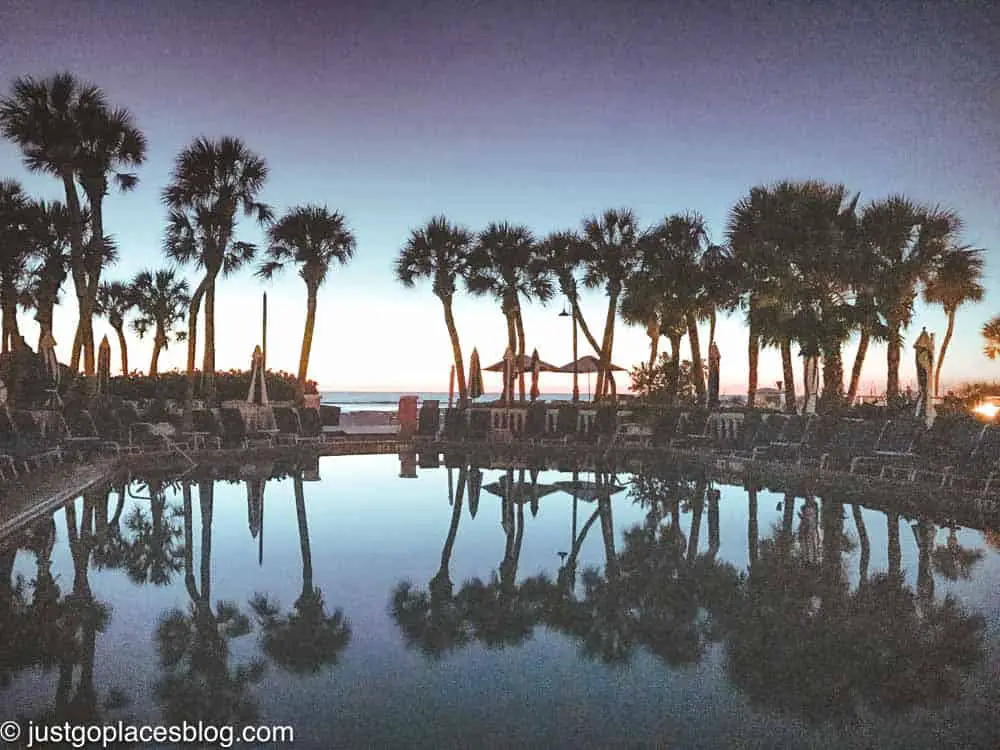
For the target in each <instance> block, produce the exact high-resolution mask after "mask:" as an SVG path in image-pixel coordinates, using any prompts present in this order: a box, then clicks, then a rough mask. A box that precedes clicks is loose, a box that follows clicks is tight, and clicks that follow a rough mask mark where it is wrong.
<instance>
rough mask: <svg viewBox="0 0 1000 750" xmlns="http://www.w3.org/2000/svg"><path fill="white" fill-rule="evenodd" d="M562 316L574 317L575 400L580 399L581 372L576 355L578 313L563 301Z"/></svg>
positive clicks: (560, 314)
mask: <svg viewBox="0 0 1000 750" xmlns="http://www.w3.org/2000/svg"><path fill="white" fill-rule="evenodd" d="M559 317H560V318H568V317H572V318H573V402H574V403H575V402H577V401H579V400H580V373H579V372H578V371H577V370H578V368H579V364H578V363H577V357H576V315H574V314H573V313H571V312H569V311H568V310H567V309H566V303H565V302H563V309H562V312H561V313H559Z"/></svg>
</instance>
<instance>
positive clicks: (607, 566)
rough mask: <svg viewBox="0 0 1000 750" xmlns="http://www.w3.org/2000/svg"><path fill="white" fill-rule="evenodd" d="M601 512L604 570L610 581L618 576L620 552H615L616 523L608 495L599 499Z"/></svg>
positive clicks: (598, 507)
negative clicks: (612, 515)
mask: <svg viewBox="0 0 1000 750" xmlns="http://www.w3.org/2000/svg"><path fill="white" fill-rule="evenodd" d="M597 509H598V510H599V511H600V514H601V539H602V540H603V541H604V571H605V578H606V579H607V580H608V581H614V580H616V579H617V577H618V554H617V553H616V552H615V524H614V520H613V519H612V517H611V500H609V499H608V498H606V497H603V498H601V499H600V500H598V501H597Z"/></svg>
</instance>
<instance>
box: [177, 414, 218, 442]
mask: <svg viewBox="0 0 1000 750" xmlns="http://www.w3.org/2000/svg"><path fill="white" fill-rule="evenodd" d="M178 435H179V437H181V438H182V439H183V440H185V441H186V442H188V443H189V444H190V445H191V446H192V447H193V448H195V449H196V450H197V449H198V448H203V447H206V446H209V445H211V446H212V447H213V448H216V449H218V448H221V447H222V425H221V424H219V420H218V419H216V418H215V414H213V413H212V411H211V409H195V410H194V411H192V412H191V431H190V432H180V433H178Z"/></svg>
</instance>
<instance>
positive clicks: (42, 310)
mask: <svg viewBox="0 0 1000 750" xmlns="http://www.w3.org/2000/svg"><path fill="white" fill-rule="evenodd" d="M54 309H55V302H54V301H53V300H51V299H48V298H46V297H43V296H42V295H39V299H38V308H37V310H36V311H35V322H36V323H38V346H39V347H41V345H42V341H44V340H45V337H46V335H51V334H52V319H53V312H54Z"/></svg>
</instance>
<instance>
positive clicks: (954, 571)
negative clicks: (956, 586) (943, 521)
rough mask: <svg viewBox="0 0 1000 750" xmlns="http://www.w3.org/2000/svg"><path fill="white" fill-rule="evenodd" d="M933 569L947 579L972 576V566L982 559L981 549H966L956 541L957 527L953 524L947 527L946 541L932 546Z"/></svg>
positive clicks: (963, 578)
mask: <svg viewBox="0 0 1000 750" xmlns="http://www.w3.org/2000/svg"><path fill="white" fill-rule="evenodd" d="M933 558H934V570H936V571H937V573H938V575H940V576H942V577H944V578H947V579H948V580H949V581H958V580H964V581H967V580H969V579H971V578H972V571H973V568H975V567H976V563H978V562H979V561H980V560H982V559H983V551H982V550H981V549H968V548H967V547H964V546H962V544H960V543H959V541H958V528H957V527H956V526H954V525H952V526H950V527H949V528H948V541H947V543H946V544H944V545H938V546H937V547H935V548H934V552H933Z"/></svg>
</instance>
